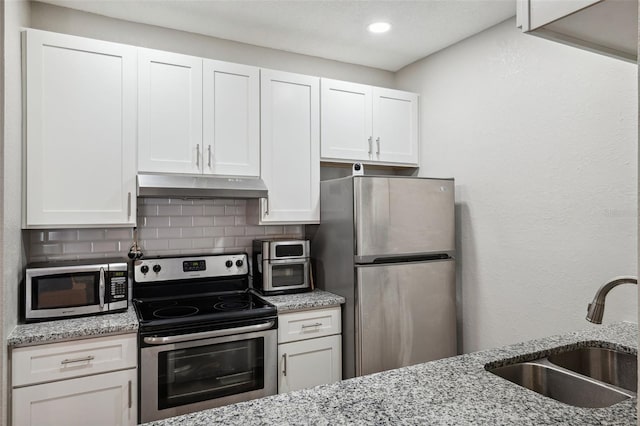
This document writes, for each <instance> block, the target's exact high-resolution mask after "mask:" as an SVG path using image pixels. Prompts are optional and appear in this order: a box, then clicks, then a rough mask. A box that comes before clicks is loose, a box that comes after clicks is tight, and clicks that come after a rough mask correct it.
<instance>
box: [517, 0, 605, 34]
mask: <svg viewBox="0 0 640 426" xmlns="http://www.w3.org/2000/svg"><path fill="white" fill-rule="evenodd" d="M525 1H527V2H528V3H529V7H528V8H527V12H528V13H529V23H528V24H529V28H526V29H525V31H528V30H529V29H531V30H533V29H536V28H538V27H541V26H543V25H546V24H549V23H551V22H553V21H555V20H557V19H560V18H564V17H565V16H567V15H570V14H572V13H575V12H578V11H579V10H581V9H584V8H585V7H589V6H592V5H594V4H596V3H599V2H600V1H601V0H571V1H545V0H525Z"/></svg>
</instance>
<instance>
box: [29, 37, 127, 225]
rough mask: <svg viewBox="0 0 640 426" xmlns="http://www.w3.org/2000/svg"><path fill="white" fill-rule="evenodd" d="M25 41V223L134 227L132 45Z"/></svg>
mask: <svg viewBox="0 0 640 426" xmlns="http://www.w3.org/2000/svg"><path fill="white" fill-rule="evenodd" d="M24 37H25V43H24V46H25V59H26V80H25V84H26V148H25V154H26V155H25V169H26V171H25V178H26V182H25V203H26V208H25V213H26V214H25V217H24V222H25V223H24V226H25V227H27V228H31V227H33V228H37V227H72V226H92V225H97V226H135V220H136V213H135V206H136V203H135V198H133V197H135V190H136V181H135V179H136V165H135V146H136V50H135V48H134V47H131V46H124V45H120V44H115V43H107V42H102V41H97V40H89V39H85V38H81V37H73V36H68V35H63V34H54V33H48V32H44V31H36V30H29V31H26V32H25V33H24Z"/></svg>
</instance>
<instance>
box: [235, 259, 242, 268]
mask: <svg viewBox="0 0 640 426" xmlns="http://www.w3.org/2000/svg"><path fill="white" fill-rule="evenodd" d="M242 265H244V262H243V261H242V259H238V260H236V266H237V267H238V268H242Z"/></svg>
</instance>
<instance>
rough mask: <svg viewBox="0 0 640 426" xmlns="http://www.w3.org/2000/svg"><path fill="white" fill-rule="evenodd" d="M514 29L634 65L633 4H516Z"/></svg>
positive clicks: (601, 0)
mask: <svg viewBox="0 0 640 426" xmlns="http://www.w3.org/2000/svg"><path fill="white" fill-rule="evenodd" d="M517 4H518V7H517V14H516V16H517V20H516V25H517V26H518V27H520V28H522V31H524V32H527V33H529V34H533V35H538V36H540V37H543V38H546V39H549V40H554V41H557V42H560V43H563V44H567V45H569V46H573V47H579V48H581V49H585V50H588V51H591V52H596V53H601V54H603V55H607V56H610V57H614V58H618V59H622V60H626V61H629V62H633V63H635V62H636V60H637V58H638V52H637V51H638V1H637V0H571V1H549V0H518V3H517Z"/></svg>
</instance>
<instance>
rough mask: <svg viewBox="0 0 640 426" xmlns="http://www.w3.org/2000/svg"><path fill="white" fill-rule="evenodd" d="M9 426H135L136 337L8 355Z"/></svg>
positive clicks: (28, 349)
mask: <svg viewBox="0 0 640 426" xmlns="http://www.w3.org/2000/svg"><path fill="white" fill-rule="evenodd" d="M11 362H12V364H11V368H12V424H13V425H14V426H28V425H38V426H40V425H65V426H74V425H78V426H80V425H87V424H91V425H110V426H113V425H123V426H124V425H135V424H137V420H138V410H137V395H138V388H137V382H138V376H137V368H136V367H137V346H136V335H135V334H130V335H120V336H108V337H99V338H94V339H84V340H75V341H70V342H61V343H51V344H45V345H37V346H30V347H24V348H16V349H13V350H12V361H11Z"/></svg>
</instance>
